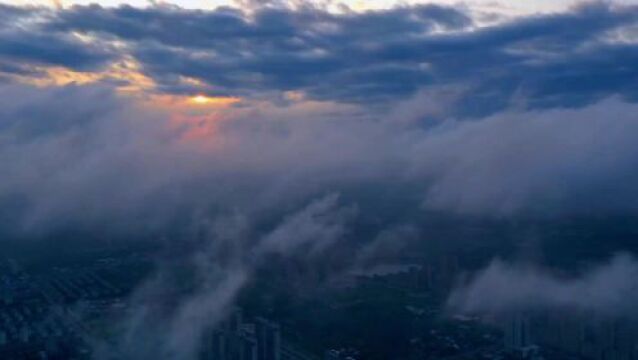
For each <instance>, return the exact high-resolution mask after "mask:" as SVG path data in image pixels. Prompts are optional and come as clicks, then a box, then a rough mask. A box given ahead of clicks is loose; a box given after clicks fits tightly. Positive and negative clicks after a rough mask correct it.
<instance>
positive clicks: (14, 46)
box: [0, 5, 115, 75]
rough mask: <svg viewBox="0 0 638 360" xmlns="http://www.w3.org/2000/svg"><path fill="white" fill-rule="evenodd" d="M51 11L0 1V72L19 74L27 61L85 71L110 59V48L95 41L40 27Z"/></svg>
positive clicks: (34, 63) (30, 63)
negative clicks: (81, 39)
mask: <svg viewBox="0 0 638 360" xmlns="http://www.w3.org/2000/svg"><path fill="white" fill-rule="evenodd" d="M51 15H52V14H51V12H50V11H48V10H45V9H40V8H18V7H12V6H6V5H0V58H2V62H3V63H4V64H5V66H3V67H2V69H0V70H1V71H2V72H4V73H7V74H17V75H23V74H24V69H25V68H26V67H28V66H31V65H50V66H63V67H66V68H69V69H73V70H79V71H89V70H96V69H98V68H100V67H101V66H103V65H105V64H108V63H109V61H111V60H113V58H114V57H115V54H114V53H113V51H111V50H109V49H108V48H107V47H104V46H100V45H99V44H97V43H96V42H85V41H80V40H79V39H78V38H76V37H73V36H72V35H71V34H68V33H55V32H50V31H48V30H45V29H42V28H41V25H42V24H43V23H45V22H46V21H47V19H49V16H51Z"/></svg>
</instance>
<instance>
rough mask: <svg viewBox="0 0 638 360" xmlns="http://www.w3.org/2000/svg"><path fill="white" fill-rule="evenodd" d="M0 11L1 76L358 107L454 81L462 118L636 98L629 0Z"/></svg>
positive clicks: (635, 19)
mask: <svg viewBox="0 0 638 360" xmlns="http://www.w3.org/2000/svg"><path fill="white" fill-rule="evenodd" d="M0 18H6V19H10V20H9V21H5V22H3V25H2V28H1V29H0V37H2V39H3V41H2V43H3V46H1V47H0V54H1V55H2V56H3V58H4V59H3V60H4V61H3V64H2V65H3V66H2V67H1V68H0V69H2V71H3V72H4V74H5V77H6V78H11V77H12V76H15V75H22V76H24V75H29V76H37V75H38V74H37V73H36V74H29V72H33V71H34V69H33V66H35V65H48V66H54V65H57V66H63V67H66V68H69V69H73V70H91V71H97V70H99V69H103V68H104V67H105V66H106V65H108V64H112V63H114V62H117V61H124V60H126V61H129V62H130V61H135V62H137V63H139V66H140V69H139V70H140V71H141V72H142V73H143V74H145V75H146V76H148V77H149V78H150V79H152V80H153V81H154V82H155V83H156V85H157V87H156V88H155V89H154V90H153V91H157V92H160V93H170V94H193V93H197V92H203V93H207V94H209V95H215V96H220V95H224V96H228V95H232V96H238V97H242V98H245V99H253V100H254V99H267V100H268V101H285V100H286V99H287V98H286V95H285V94H287V93H289V92H293V93H295V94H297V95H295V96H303V97H305V98H306V99H313V100H322V101H332V102H339V103H354V104H362V105H366V106H368V107H371V106H375V107H378V106H379V105H382V104H385V105H387V104H388V103H394V102H396V101H399V100H404V99H406V98H409V97H411V96H413V95H415V94H416V93H418V92H419V91H421V90H423V89H432V88H436V87H439V86H450V85H454V86H455V87H456V88H457V89H459V91H460V92H461V93H462V94H463V96H459V97H458V98H457V99H455V101H454V103H453V104H451V105H452V106H450V107H449V109H447V113H449V114H452V115H455V116H462V117H481V116H484V115H486V114H493V113H495V112H497V111H500V110H503V109H505V108H508V107H512V106H518V107H522V108H548V107H581V106H585V105H588V104H591V103H593V102H596V101H598V100H600V99H602V98H605V97H609V96H614V95H615V96H618V97H621V98H623V99H625V100H626V101H631V102H633V101H636V99H638V90H637V88H636V85H635V84H636V79H637V78H638V72H637V69H636V66H635V64H636V63H637V62H638V61H637V60H638V58H637V56H638V45H637V44H636V42H635V41H633V40H632V39H635V37H636V26H637V24H638V8H636V7H632V6H620V5H618V6H614V5H610V4H608V3H602V2H600V3H587V4H584V5H581V6H578V7H575V8H571V9H569V10H566V11H564V12H561V13H549V14H543V15H536V16H523V17H515V18H510V19H505V20H501V21H492V22H487V23H485V21H481V19H484V18H486V14H482V13H475V12H471V11H470V10H468V9H466V8H462V7H451V6H443V5H414V6H406V7H397V8H393V9H388V10H379V11H375V12H365V13H345V14H334V13H330V12H328V11H326V10H324V9H322V8H320V7H314V6H310V5H308V6H303V5H302V6H299V7H297V8H296V9H291V8H287V7H277V6H274V7H259V8H257V9H255V10H254V11H253V12H251V13H245V12H241V11H239V10H237V9H231V8H219V9H217V10H215V11H199V10H184V9H179V8H173V7H150V8H146V9H138V8H133V7H127V6H122V7H119V8H103V7H100V6H97V5H96V6H88V7H78V6H76V7H72V8H70V9H66V10H63V11H51V10H45V9H33V8H16V7H10V6H2V7H0ZM40 75H41V74H40ZM118 81H124V82H126V81H134V80H130V79H129V80H125V79H119V80H118Z"/></svg>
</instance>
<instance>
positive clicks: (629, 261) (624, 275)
mask: <svg viewBox="0 0 638 360" xmlns="http://www.w3.org/2000/svg"><path fill="white" fill-rule="evenodd" d="M637 275H638V263H637V262H636V259H635V258H633V257H632V256H630V255H627V254H620V255H616V256H615V257H613V258H612V259H611V260H609V262H608V263H607V264H604V265H599V266H598V267H595V268H592V269H590V270H589V271H587V272H585V273H584V274H582V275H580V276H577V277H571V278H564V277H559V276H557V275H554V274H552V273H550V272H548V271H547V270H543V269H540V268H534V267H530V266H521V265H518V266H517V265H510V264H506V263H503V262H501V261H493V262H492V263H491V264H490V265H489V266H488V267H487V268H486V269H484V270H483V271H481V272H480V273H479V274H477V275H476V276H475V278H474V279H472V280H471V281H470V282H469V284H466V285H463V286H461V287H459V288H457V289H456V290H455V291H454V292H453V293H452V294H451V295H450V298H449V300H448V305H449V306H450V308H451V309H452V310H453V311H458V312H464V313H474V314H477V313H478V314H489V315H498V314H507V313H508V312H509V313H511V312H517V311H530V310H539V309H542V310H561V309H570V310H584V311H587V312H593V313H596V314H599V315H603V316H620V317H626V316H631V317H634V316H636V315H638V314H637V313H636V308H635V304H636V301H638V284H636V276H637Z"/></svg>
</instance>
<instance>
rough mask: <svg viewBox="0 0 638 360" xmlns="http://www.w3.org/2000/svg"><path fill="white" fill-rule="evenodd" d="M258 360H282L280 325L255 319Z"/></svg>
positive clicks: (262, 319)
mask: <svg viewBox="0 0 638 360" xmlns="http://www.w3.org/2000/svg"><path fill="white" fill-rule="evenodd" d="M255 335H256V337H257V360H281V331H280V328H279V324H277V323H275V322H272V321H269V320H267V319H264V318H261V317H259V318H256V319H255Z"/></svg>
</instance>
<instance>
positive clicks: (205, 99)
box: [188, 95, 240, 106]
mask: <svg viewBox="0 0 638 360" xmlns="http://www.w3.org/2000/svg"><path fill="white" fill-rule="evenodd" d="M188 101H189V102H190V103H191V104H195V105H213V106H227V105H232V104H235V103H237V102H239V101H240V99H239V98H236V97H229V96H219V97H217V96H216V97H211V96H205V95H196V96H192V97H190V98H189V99H188Z"/></svg>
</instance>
